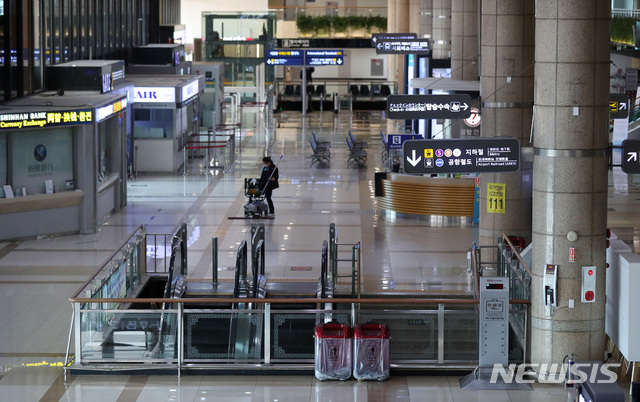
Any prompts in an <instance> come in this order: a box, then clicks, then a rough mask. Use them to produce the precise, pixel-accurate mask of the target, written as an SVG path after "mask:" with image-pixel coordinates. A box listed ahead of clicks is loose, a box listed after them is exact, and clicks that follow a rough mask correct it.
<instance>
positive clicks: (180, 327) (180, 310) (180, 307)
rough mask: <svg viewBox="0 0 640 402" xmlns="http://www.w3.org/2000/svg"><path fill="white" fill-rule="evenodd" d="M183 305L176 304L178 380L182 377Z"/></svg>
mask: <svg viewBox="0 0 640 402" xmlns="http://www.w3.org/2000/svg"><path fill="white" fill-rule="evenodd" d="M183 312H184V304H183V303H178V317H177V318H178V378H179V377H181V375H182V363H183V360H184V333H183V332H184V314H183Z"/></svg>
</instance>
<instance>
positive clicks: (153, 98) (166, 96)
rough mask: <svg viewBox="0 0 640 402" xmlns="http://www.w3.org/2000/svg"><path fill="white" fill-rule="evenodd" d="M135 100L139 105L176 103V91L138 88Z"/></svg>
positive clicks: (167, 88)
mask: <svg viewBox="0 0 640 402" xmlns="http://www.w3.org/2000/svg"><path fill="white" fill-rule="evenodd" d="M133 93H134V96H133V98H134V100H135V101H136V102H137V103H138V102H139V103H175V102H176V89H175V88H173V87H158V88H153V87H136V88H135V90H134V91H133Z"/></svg>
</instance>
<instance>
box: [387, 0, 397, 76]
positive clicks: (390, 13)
mask: <svg viewBox="0 0 640 402" xmlns="http://www.w3.org/2000/svg"><path fill="white" fill-rule="evenodd" d="M387 32H397V31H396V0H388V1H387ZM387 80H389V81H396V57H394V56H392V55H388V56H387Z"/></svg>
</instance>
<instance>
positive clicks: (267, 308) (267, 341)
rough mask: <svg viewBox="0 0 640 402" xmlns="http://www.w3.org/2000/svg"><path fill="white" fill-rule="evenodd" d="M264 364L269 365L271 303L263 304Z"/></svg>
mask: <svg viewBox="0 0 640 402" xmlns="http://www.w3.org/2000/svg"><path fill="white" fill-rule="evenodd" d="M264 364H265V365H271V303H265V304H264Z"/></svg>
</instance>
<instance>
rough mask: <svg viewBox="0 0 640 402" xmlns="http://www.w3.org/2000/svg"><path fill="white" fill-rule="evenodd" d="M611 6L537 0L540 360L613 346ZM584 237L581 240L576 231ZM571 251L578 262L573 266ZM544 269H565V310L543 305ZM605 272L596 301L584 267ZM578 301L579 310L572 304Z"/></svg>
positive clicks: (589, 356)
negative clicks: (609, 264) (587, 291)
mask: <svg viewBox="0 0 640 402" xmlns="http://www.w3.org/2000/svg"><path fill="white" fill-rule="evenodd" d="M610 18H611V4H610V3H609V2H606V1H602V0H583V1H557V0H537V2H536V50H535V123H534V130H535V131H534V164H533V177H534V181H533V266H532V270H533V275H534V276H533V281H532V298H531V310H532V319H531V335H532V336H531V356H532V361H533V362H534V363H561V362H562V359H563V358H564V356H565V355H567V354H569V353H575V354H576V355H577V357H578V359H579V360H582V361H587V360H600V359H601V358H602V355H603V350H604V347H605V342H604V316H605V309H604V306H605V270H606V262H605V247H606V244H605V243H606V238H605V231H606V222H607V157H606V153H607V143H608V137H609V120H608V118H609V114H608V113H609V111H608V104H607V102H608V96H609V95H608V94H609V31H610ZM571 231H575V232H576V233H577V235H578V237H577V240H574V241H570V240H569V239H568V236H567V234H568V233H569V232H571ZM569 248H575V250H576V256H577V260H576V261H575V262H569ZM545 264H557V265H558V266H559V268H558V291H559V293H558V295H557V303H558V307H556V308H554V309H551V308H549V307H546V306H545V305H544V296H543V285H542V275H543V270H544V268H545ZM592 265H593V266H596V267H597V268H596V295H595V303H582V302H581V301H580V299H581V271H582V269H581V267H582V266H592ZM570 300H573V301H575V308H569V307H568V305H569V302H570Z"/></svg>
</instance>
